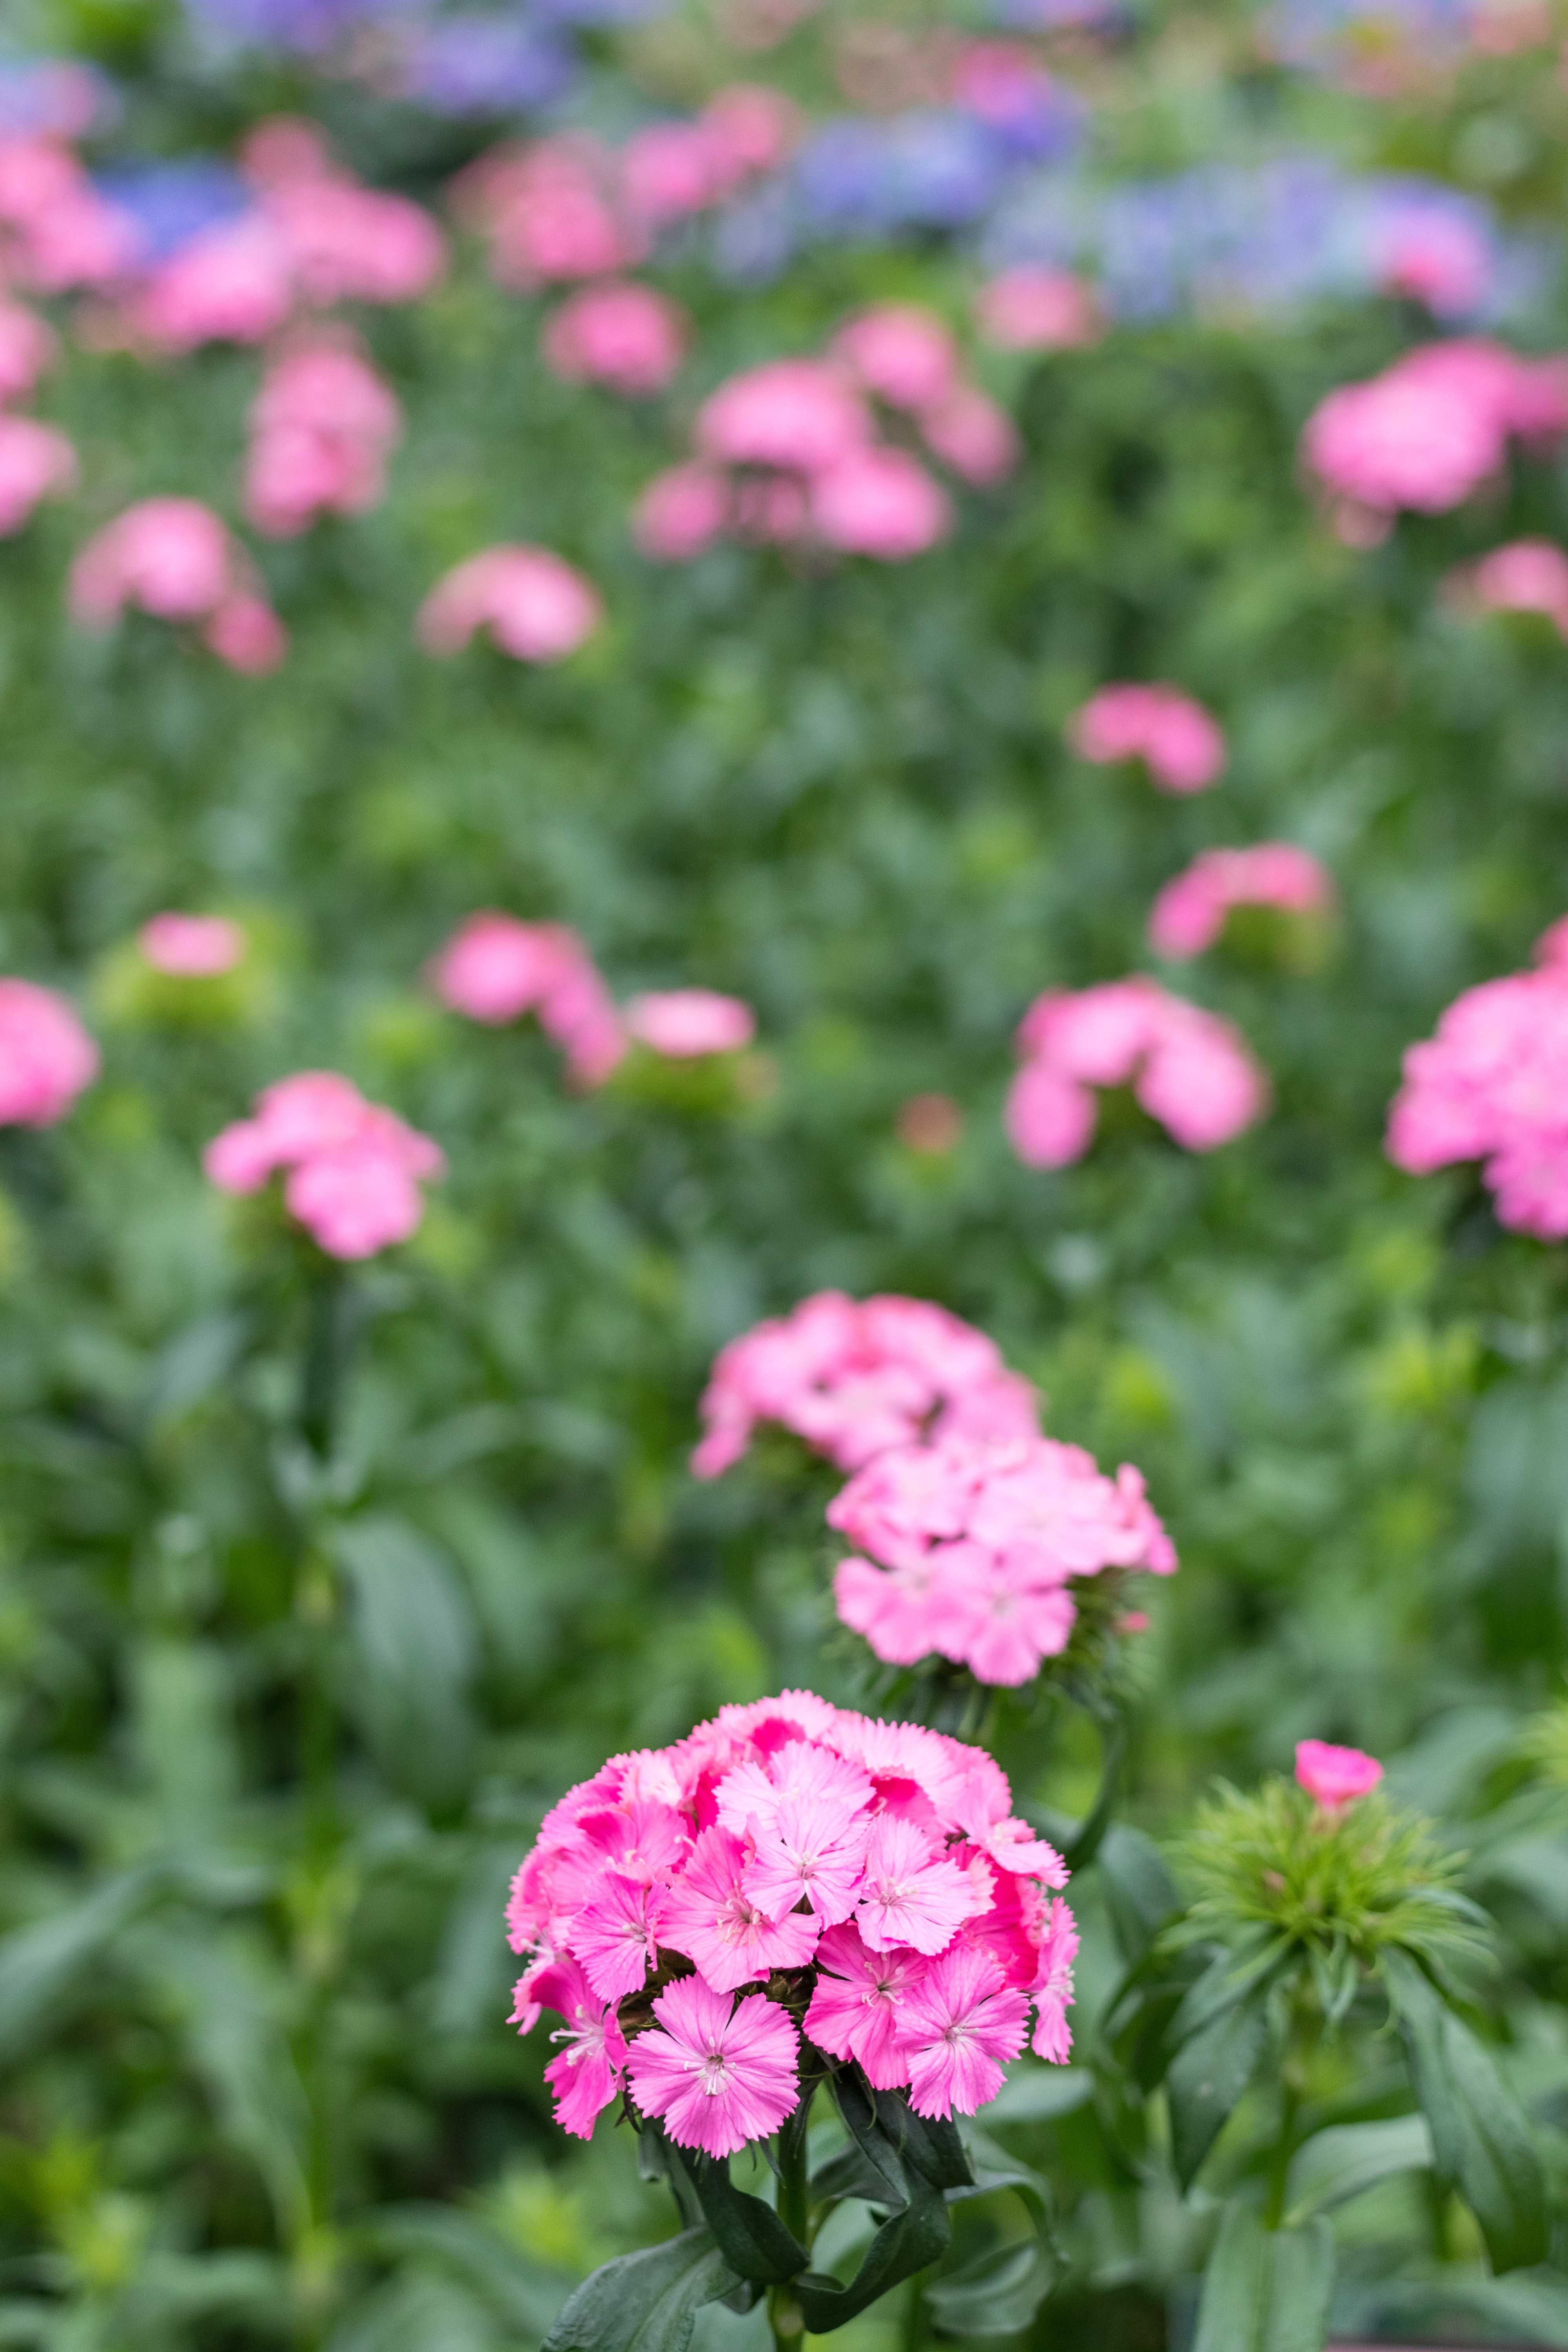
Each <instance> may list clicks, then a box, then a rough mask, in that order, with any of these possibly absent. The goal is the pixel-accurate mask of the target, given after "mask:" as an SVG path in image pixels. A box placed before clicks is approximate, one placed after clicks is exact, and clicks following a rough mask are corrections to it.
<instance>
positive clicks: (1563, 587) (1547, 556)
mask: <svg viewBox="0 0 1568 2352" xmlns="http://www.w3.org/2000/svg"><path fill="white" fill-rule="evenodd" d="M1461 583H1462V591H1463V593H1465V594H1466V595H1467V596H1468V595H1473V596H1474V598H1475V600H1476V602H1477V603H1478V604H1483V605H1485V606H1486V608H1487V610H1488V611H1489V612H1493V613H1543V614H1545V615H1546V617H1547V619H1548V620H1550V621H1552V622H1553V623H1554V624H1555V625H1556V626H1557V628H1558V630H1559V631H1560V633H1561V634H1562V635H1563V636H1564V637H1568V555H1564V554H1563V551H1562V549H1561V548H1560V547H1555V546H1553V544H1552V541H1550V540H1549V539H1515V540H1510V541H1509V542H1508V544H1507V545H1506V546H1504V547H1494V548H1493V549H1492V551H1491V552H1490V554H1489V555H1483V556H1482V557H1481V559H1480V561H1479V563H1476V564H1472V565H1471V566H1470V567H1469V569H1468V572H1465V573H1463V574H1462V575H1461Z"/></svg>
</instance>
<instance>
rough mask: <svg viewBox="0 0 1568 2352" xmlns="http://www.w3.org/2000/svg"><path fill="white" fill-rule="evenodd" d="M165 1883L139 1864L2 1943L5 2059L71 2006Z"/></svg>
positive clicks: (0, 2028)
mask: <svg viewBox="0 0 1568 2352" xmlns="http://www.w3.org/2000/svg"><path fill="white" fill-rule="evenodd" d="M163 1883H164V1880H163V1873H162V1872H161V1871H160V1870H159V1869H158V1868H157V1867H156V1866H155V1865H153V1864H139V1865H138V1866H137V1867H136V1868H135V1869H133V1870H127V1871H123V1872H121V1874H120V1875H119V1876H118V1877H116V1878H109V1879H105V1881H104V1882H103V1884H102V1885H101V1886H98V1887H95V1888H94V1889H93V1892H92V1893H91V1894H90V1895H84V1896H83V1897H82V1899H81V1901H80V1902H79V1903H72V1904H69V1905H68V1906H67V1907H66V1908H65V1909H63V1910H60V1911H55V1912H52V1913H51V1914H50V1915H49V1916H48V1917H47V1918H46V1919H37V1920H34V1921H33V1922H32V1923H31V1924H30V1925H29V1926H27V1927H17V1928H16V1929H14V1930H13V1932H12V1933H11V1934H10V1935H9V1936H6V1937H4V1938H0V2053H4V2054H5V2055H7V2056H9V2055H11V2054H12V2053H15V2052H16V2051H17V2050H19V2049H21V2048H22V2047H23V2045H24V2044H25V2043H26V2042H30V2041H31V2040H32V2039H33V2038H34V2037H35V2036H36V2035H37V2032H38V2031H39V2029H40V2028H41V2027H42V2026H43V2024H44V2023H45V2022H46V2021H47V2020H48V2019H50V2018H51V2017H53V2016H54V2015H55V2014H56V2013H57V2012H58V2011H60V2010H62V2009H64V2008H66V2007H68V2005H69V2003H70V2000H71V1999H72V1997H73V1995H74V1994H75V1993H76V1992H77V1990H79V1987H80V1985H81V1983H82V1981H83V1979H85V1976H86V1974H87V1970H88V1969H89V1966H90V1964H91V1963H92V1962H93V1961H95V1960H96V1959H97V1958H98V1957H99V1955H100V1952H101V1951H102V1950H103V1948H104V1947H105V1946H106V1945H107V1944H109V1943H110V1942H111V1941H112V1939H113V1938H114V1937H116V1936H117V1935H118V1934H119V1933H120V1931H121V1928H123V1927H127V1926H128V1925H129V1924H130V1922H131V1921H132V1919H134V1918H135V1917H136V1916H137V1914H138V1913H139V1912H141V1911H143V1910H145V1909H146V1907H147V1906H148V1905H149V1904H150V1903H151V1902H152V1901H153V1898H154V1896H155V1895H158V1894H160V1893H161V1892H162V1890H163Z"/></svg>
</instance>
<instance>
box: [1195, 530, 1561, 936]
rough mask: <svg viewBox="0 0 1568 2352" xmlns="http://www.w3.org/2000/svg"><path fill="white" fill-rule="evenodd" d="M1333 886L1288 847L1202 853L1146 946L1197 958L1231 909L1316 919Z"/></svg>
mask: <svg viewBox="0 0 1568 2352" xmlns="http://www.w3.org/2000/svg"><path fill="white" fill-rule="evenodd" d="M1565 568H1568V567H1565ZM1333 896H1334V890H1333V884H1332V882H1331V879H1330V877H1329V876H1328V874H1327V873H1326V872H1325V871H1324V869H1323V867H1322V866H1320V864H1319V863H1318V860H1317V859H1316V858H1315V857H1313V856H1310V853H1309V852H1308V851H1306V850H1305V849H1298V848H1297V847H1296V846H1295V845H1294V844H1293V843H1291V842H1288V841H1264V842H1259V843H1258V845H1257V846H1256V847H1255V848H1252V849H1205V850H1204V851H1203V852H1202V853H1201V855H1200V856H1197V857H1195V858H1194V860H1193V863H1192V864H1191V865H1190V866H1188V867H1187V868H1186V870H1185V872H1184V873H1182V874H1178V875H1177V876H1176V877H1175V878H1174V880H1173V881H1171V882H1167V883H1166V885H1165V887H1164V888H1163V890H1162V891H1161V893H1160V895H1159V897H1158V898H1156V899H1155V901H1154V904H1153V906H1152V908H1151V910H1150V915H1149V944H1150V946H1151V947H1152V949H1153V950H1154V952H1155V954H1156V955H1163V956H1169V957H1172V958H1177V957H1184V956H1194V955H1201V954H1202V952H1203V950H1205V948H1209V947H1212V946H1213V945H1214V943H1215V940H1217V939H1218V938H1219V936H1220V933H1221V932H1222V931H1223V930H1224V929H1225V921H1226V916H1227V915H1228V913H1229V912H1230V909H1231V908H1233V907H1279V908H1285V909H1286V910H1287V911H1288V912H1289V913H1292V914H1302V915H1305V914H1317V913H1321V912H1322V911H1323V910H1324V909H1326V908H1328V907H1330V906H1331V904H1332V903H1333Z"/></svg>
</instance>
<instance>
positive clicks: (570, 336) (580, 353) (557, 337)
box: [543, 283, 687, 400]
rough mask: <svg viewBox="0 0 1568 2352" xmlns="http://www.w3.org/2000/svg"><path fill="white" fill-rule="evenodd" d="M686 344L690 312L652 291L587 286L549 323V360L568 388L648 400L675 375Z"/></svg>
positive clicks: (624, 285) (545, 343) (546, 338)
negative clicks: (605, 389)
mask: <svg viewBox="0 0 1568 2352" xmlns="http://www.w3.org/2000/svg"><path fill="white" fill-rule="evenodd" d="M686 340H687V325H686V316H685V313H684V312H683V311H682V310H679V308H678V307H677V305H676V304H675V303H673V302H671V301H670V300H669V299H668V297H666V296H665V295H663V294H659V293H656V292H655V290H654V289H653V288H652V287H651V286H637V285H633V284H627V283H621V284H617V285H598V286H584V288H582V289H581V290H580V291H579V292H577V293H575V294H569V295H568V296H567V298H566V299H565V301H564V302H563V304H562V305H561V308H560V309H559V310H557V311H556V312H555V313H554V315H553V316H552V318H551V319H550V320H549V321H548V322H547V324H546V326H545V330H544V341H543V351H544V361H545V365H546V366H547V367H549V368H550V369H552V371H553V373H555V374H556V375H558V376H560V377H562V378H563V380H564V381H565V382H566V383H603V384H607V385H608V386H609V388H610V390H611V391H612V392H618V393H622V394H625V395H626V398H627V399H628V400H645V399H647V397H648V396H649V394H653V393H656V392H662V391H663V390H664V388H665V386H666V384H667V383H669V381H670V379H671V377H672V376H674V375H675V373H677V371H678V370H679V366H680V362H681V359H682V356H683V355H684V352H685V350H686Z"/></svg>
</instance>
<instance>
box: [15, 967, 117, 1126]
mask: <svg viewBox="0 0 1568 2352" xmlns="http://www.w3.org/2000/svg"><path fill="white" fill-rule="evenodd" d="M98 1066H99V1056H98V1047H97V1046H96V1045H94V1044H93V1042H92V1039H91V1038H90V1037H89V1035H88V1034H87V1031H86V1030H85V1029H84V1028H83V1027H82V1025H81V1023H80V1022H79V1020H78V1019H77V1017H76V1014H75V1013H73V1012H72V1010H71V1008H70V1006H69V1005H68V1003H66V1001H65V999H64V998H63V997H60V996H56V995H55V994H54V993H53V992H52V991H51V990H49V989H47V988H38V987H37V986H36V985H35V983H34V982H32V981H30V980H0V1127H53V1126H54V1125H55V1124H56V1123H57V1121H58V1120H59V1119H62V1118H64V1117H65V1115H66V1113H67V1111H68V1110H69V1108H70V1107H71V1105H72V1103H73V1102H74V1101H75V1100H76V1098H77V1097H78V1095H79V1094H80V1092H81V1090H82V1088H83V1087H86V1086H90V1085H91V1083H92V1081H93V1079H94V1078H95V1077H97V1076H98Z"/></svg>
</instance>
